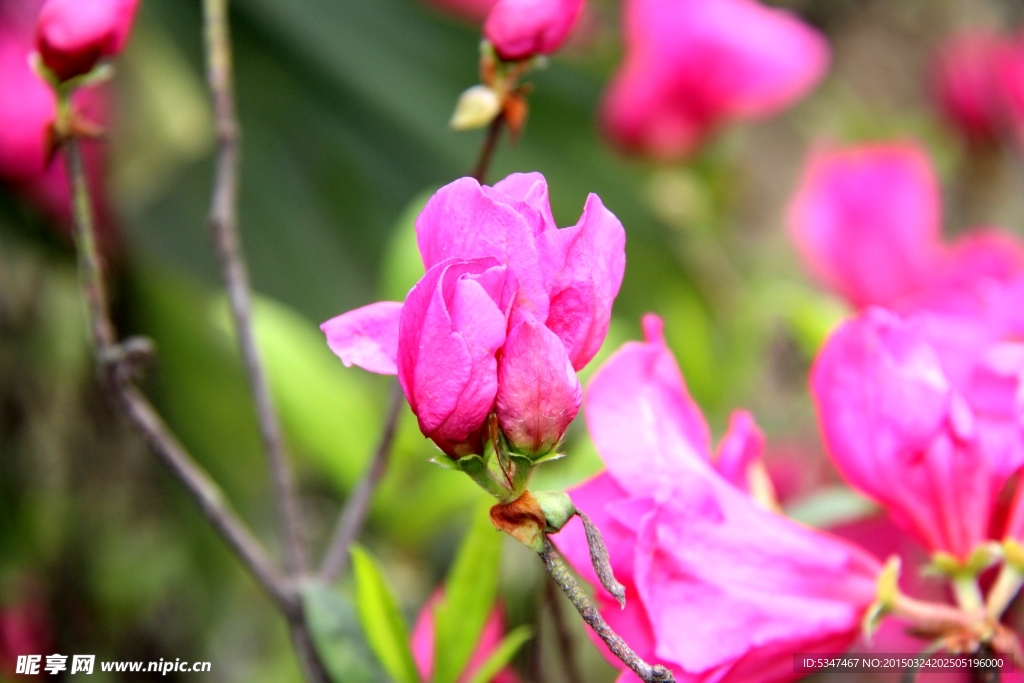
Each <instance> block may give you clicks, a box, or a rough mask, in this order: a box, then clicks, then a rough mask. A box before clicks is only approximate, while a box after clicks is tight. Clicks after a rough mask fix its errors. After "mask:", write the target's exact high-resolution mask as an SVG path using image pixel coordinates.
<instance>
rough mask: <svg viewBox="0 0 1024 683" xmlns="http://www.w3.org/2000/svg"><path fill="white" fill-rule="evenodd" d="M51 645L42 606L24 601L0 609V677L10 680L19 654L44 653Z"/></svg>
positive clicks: (44, 610) (47, 622) (44, 608)
mask: <svg viewBox="0 0 1024 683" xmlns="http://www.w3.org/2000/svg"><path fill="white" fill-rule="evenodd" d="M51 643H52V638H51V634H50V625H49V620H48V619H47V616H46V606H45V605H44V604H43V603H41V602H38V601H36V600H24V601H22V602H19V603H16V604H13V605H7V606H4V607H0V676H10V677H13V676H14V675H15V673H14V672H15V665H16V663H17V660H18V656H19V655H41V654H46V653H48V652H49V651H50V649H49V648H50V646H51Z"/></svg>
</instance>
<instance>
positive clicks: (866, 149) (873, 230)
mask: <svg viewBox="0 0 1024 683" xmlns="http://www.w3.org/2000/svg"><path fill="white" fill-rule="evenodd" d="M787 222H788V224H789V231H790V235H791V236H792V238H793V240H794V241H795V242H796V245H797V247H798V249H799V250H800V253H801V255H802V256H803V258H804V260H805V262H806V263H807V265H808V266H809V268H810V269H811V271H812V272H813V273H814V274H815V275H816V276H817V277H818V278H819V279H821V280H822V281H823V282H824V283H825V284H826V285H827V286H829V287H831V288H832V289H834V290H835V291H836V292H838V293H839V294H840V295H842V296H843V297H845V298H846V299H848V300H849V301H850V302H851V303H852V304H853V305H855V306H867V305H869V304H889V303H892V302H894V301H896V300H897V299H899V298H900V297H902V296H905V295H907V294H909V293H911V292H912V291H913V290H914V289H915V288H917V287H919V286H920V285H921V284H922V283H923V282H925V281H926V280H927V278H928V277H929V275H930V273H931V271H932V269H933V268H934V267H935V266H936V265H937V261H938V259H939V258H940V245H939V230H940V222H941V200H940V197H939V187H938V182H937V181H936V179H935V175H934V173H933V171H932V167H931V164H930V162H929V160H928V157H927V156H926V155H925V153H924V151H922V150H921V149H920V148H919V147H917V146H916V145H913V144H909V143H902V144H878V145H862V146H859V147H848V148H840V149H835V150H818V151H817V152H815V153H814V154H812V155H811V157H810V160H809V161H808V163H807V166H806V168H805V170H804V173H803V177H802V179H801V181H800V185H799V189H798V190H797V193H796V196H795V197H794V199H793V201H792V203H791V204H790V207H789V211H788V215H787Z"/></svg>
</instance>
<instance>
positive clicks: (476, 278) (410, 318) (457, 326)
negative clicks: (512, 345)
mask: <svg viewBox="0 0 1024 683" xmlns="http://www.w3.org/2000/svg"><path fill="white" fill-rule="evenodd" d="M506 280H507V274H506V268H505V266H502V265H499V264H498V263H497V262H496V261H495V260H494V259H490V258H488V259H477V260H475V261H458V260H454V259H453V260H450V261H445V262H442V263H439V264H437V265H435V266H434V267H432V268H431V269H430V270H428V271H427V273H426V275H424V276H423V279H422V280H420V281H419V283H417V284H416V286H415V287H413V289H412V291H410V292H409V296H408V297H407V298H406V300H405V305H404V306H403V307H402V315H401V319H400V322H399V339H398V379H399V381H400V382H401V384H402V388H403V389H404V390H405V396H406V398H407V399H408V401H409V405H410V406H411V407H412V410H413V412H414V413H416V417H417V418H418V420H419V425H420V430H421V431H422V432H423V433H424V434H425V435H426V436H428V437H429V438H431V439H432V440H433V441H434V442H435V443H436V444H437V445H438V446H439V447H440V448H441V449H442V450H443V451H445V453H448V454H449V455H453V456H461V455H466V454H468V453H478V452H481V448H482V436H483V434H482V431H483V427H484V422H485V420H486V418H487V415H488V414H489V413H490V412H491V409H492V408H493V406H494V398H495V395H496V394H497V391H498V361H497V359H496V358H495V353H496V352H497V350H498V349H499V348H501V345H502V344H503V343H504V341H505V326H506V318H505V314H504V312H503V310H502V308H501V307H500V303H501V301H502V300H503V298H505V287H506Z"/></svg>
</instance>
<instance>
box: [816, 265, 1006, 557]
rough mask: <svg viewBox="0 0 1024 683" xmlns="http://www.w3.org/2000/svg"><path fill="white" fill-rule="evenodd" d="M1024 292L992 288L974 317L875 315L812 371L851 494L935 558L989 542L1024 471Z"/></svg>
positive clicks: (848, 327)
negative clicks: (1011, 483)
mask: <svg viewBox="0 0 1024 683" xmlns="http://www.w3.org/2000/svg"><path fill="white" fill-rule="evenodd" d="M1022 285H1024V282H1021V281H1017V282H1016V283H1015V284H1013V285H1000V284H997V283H990V284H989V285H988V286H986V287H985V288H982V289H981V290H979V291H980V292H982V294H981V295H979V297H978V300H977V301H976V307H975V311H974V312H973V313H972V314H967V313H963V314H950V313H936V312H933V311H927V312H918V313H915V314H912V315H908V316H899V315H897V314H894V313H891V312H889V311H885V310H882V309H878V308H871V309H868V310H867V311H864V312H862V313H860V314H859V315H857V316H856V317H855V318H853V319H852V320H850V321H848V322H846V323H844V324H843V325H842V326H840V327H839V328H838V329H837V330H836V331H835V332H834V333H833V334H832V335H831V337H830V338H829V339H828V341H827V342H826V343H825V346H824V348H823V349H822V351H821V353H820V355H819V356H818V359H817V360H816V362H815V365H814V368H813V370H812V373H811V389H812V393H813V395H814V399H815V403H816V406H817V410H818V418H819V421H820V424H821V428H822V433H823V435H824V439H825V444H826V447H827V449H828V451H829V455H830V456H831V458H832V460H833V462H834V463H835V464H836V467H837V468H838V469H839V471H840V473H841V474H842V475H843V477H844V478H845V479H846V481H847V482H848V483H850V485H851V486H853V487H854V488H856V489H858V490H859V491H861V492H862V493H864V494H866V495H868V496H870V497H871V498H873V499H875V500H876V501H877V502H878V503H879V504H881V505H882V506H883V507H884V508H885V509H886V510H887V511H888V512H889V514H890V515H892V517H893V519H894V521H895V522H896V523H897V524H898V525H899V526H900V527H901V528H903V529H904V530H906V531H907V532H909V533H910V534H912V535H913V536H914V537H915V538H916V539H917V540H918V541H919V542H920V543H921V544H922V545H924V546H925V547H926V548H927V549H928V550H930V551H943V552H946V553H950V554H952V555H953V556H955V557H957V558H959V559H961V560H965V559H967V558H968V557H969V556H970V554H971V553H972V551H973V550H975V549H976V548H977V547H978V546H979V545H980V544H981V543H983V542H985V541H986V540H988V539H990V538H992V535H993V534H992V530H991V523H992V520H993V513H994V511H995V506H996V502H997V499H998V496H999V494H1000V492H1001V491H1002V489H1003V488H1004V486H1005V485H1006V483H1007V481H1008V480H1009V478H1010V477H1011V476H1012V475H1013V474H1014V472H1016V471H1017V470H1018V469H1019V468H1020V466H1021V465H1022V464H1024V401H1022V398H1021V397H1024V383H1022V379H1024V344H1021V343H1020V342H1019V341H1017V340H1018V339H1019V338H1020V335H1021V332H1024V325H1022V324H1021V313H1020V312H1017V311H1016V305H1015V304H1014V303H1013V302H1015V301H1016V302H1019V301H1020V297H1021V294H1022V293H1024V286H1022Z"/></svg>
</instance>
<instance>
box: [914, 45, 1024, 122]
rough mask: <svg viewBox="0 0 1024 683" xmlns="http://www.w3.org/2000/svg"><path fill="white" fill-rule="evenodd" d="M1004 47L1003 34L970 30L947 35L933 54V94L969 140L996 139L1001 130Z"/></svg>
mask: <svg viewBox="0 0 1024 683" xmlns="http://www.w3.org/2000/svg"><path fill="white" fill-rule="evenodd" d="M1007 47H1008V41H1007V40H1006V38H1004V37H1003V36H1001V35H999V34H997V33H993V32H990V31H987V30H972V31H966V32H964V33H961V34H958V35H955V36H953V37H952V38H950V39H949V40H948V41H947V42H946V43H944V44H943V45H942V46H941V47H940V48H939V51H938V53H937V54H936V56H935V60H934V62H933V64H932V74H931V79H932V90H933V91H934V93H935V98H936V100H937V101H938V103H939V106H940V107H941V108H942V112H943V114H945V116H946V118H947V119H949V121H950V123H952V124H953V125H954V126H956V128H957V129H958V130H960V131H961V132H962V133H963V134H964V135H965V136H966V137H967V138H968V139H969V140H972V141H975V142H981V141H988V140H995V139H997V138H998V137H999V134H1000V132H1001V130H1002V123H1003V120H1002V117H1003V109H1002V108H1003V97H1002V95H1001V94H1000V91H999V78H998V64H999V62H1000V55H1001V54H1002V52H1003V51H1004V50H1006V49H1007Z"/></svg>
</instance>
